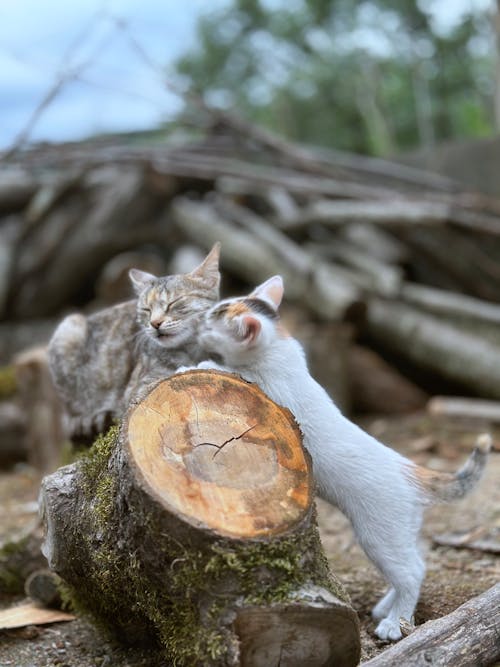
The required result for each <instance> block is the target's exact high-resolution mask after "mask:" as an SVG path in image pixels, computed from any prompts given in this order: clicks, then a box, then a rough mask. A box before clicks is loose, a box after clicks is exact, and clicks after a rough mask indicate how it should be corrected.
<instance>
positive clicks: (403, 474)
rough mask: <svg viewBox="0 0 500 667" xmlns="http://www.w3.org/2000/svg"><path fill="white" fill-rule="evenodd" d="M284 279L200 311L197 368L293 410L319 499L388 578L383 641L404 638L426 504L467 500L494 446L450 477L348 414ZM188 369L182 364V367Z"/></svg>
mask: <svg viewBox="0 0 500 667" xmlns="http://www.w3.org/2000/svg"><path fill="white" fill-rule="evenodd" d="M282 297H283V282H282V280H281V278H280V276H275V277H273V278H270V279H269V280H268V281H266V282H265V283H263V284H262V285H260V286H259V287H257V288H256V289H255V290H254V291H253V292H252V293H251V294H250V295H249V296H248V297H243V298H233V299H226V300H224V301H221V302H220V303H218V304H217V305H215V306H213V307H212V308H211V309H210V310H209V311H208V313H207V314H206V316H205V323H204V326H203V327H202V330H201V335H200V344H201V346H202V347H203V348H204V349H205V350H206V351H207V356H211V357H214V358H216V359H218V360H222V363H221V364H219V363H214V362H212V361H204V362H202V363H201V364H199V365H198V366H197V368H217V369H220V370H225V371H230V372H235V373H238V374H239V375H241V376H242V377H243V378H245V379H246V380H249V381H251V382H255V383H257V384H258V385H259V386H260V387H261V388H262V389H263V391H264V392H265V393H266V394H267V395H268V396H269V397H270V398H272V399H273V400H274V401H275V402H276V403H278V404H280V405H283V406H285V407H287V408H289V409H290V410H291V411H292V413H293V414H294V416H295V418H296V419H297V422H298V423H299V425H300V428H301V430H302V432H303V436H304V445H305V446H306V447H307V449H308V450H309V452H310V454H311V456H312V460H313V470H314V475H315V479H316V483H317V490H318V494H319V495H320V497H322V498H324V499H325V500H327V501H329V502H330V503H332V504H334V505H336V506H337V507H338V508H339V509H340V510H341V511H342V512H343V513H344V514H345V515H346V516H347V517H348V518H349V519H350V521H351V522H352V525H353V528H354V531H355V533H356V536H357V538H358V540H359V542H360V544H361V546H362V547H363V549H364V550H365V552H366V554H367V555H368V557H369V558H370V559H371V560H372V561H373V563H375V565H376V566H377V567H378V568H379V570H380V571H381V573H382V574H383V576H384V577H385V579H386V580H387V581H388V583H389V584H390V588H389V590H388V592H387V593H386V595H385V596H384V597H383V598H382V599H381V600H380V602H379V603H378V604H377V605H376V606H375V608H374V609H373V616H374V617H375V618H376V619H377V620H379V621H380V622H379V624H378V625H377V628H376V630H375V632H376V634H377V635H378V637H380V638H381V639H390V640H396V639H399V638H400V637H401V631H400V618H404V619H407V620H411V619H412V616H413V612H414V609H415V605H416V603H417V599H418V595H419V591H420V585H421V582H422V579H423V576H424V572H425V565H424V561H423V559H422V557H421V555H420V553H419V549H418V545H417V541H418V535H419V531H420V527H421V523H422V515H423V510H424V507H425V506H426V505H428V504H430V503H432V502H433V501H436V500H453V499H457V498H461V497H462V496H464V495H465V494H466V493H467V492H468V491H469V490H470V489H471V488H472V487H473V486H474V484H475V483H476V482H477V480H478V479H479V477H480V476H481V473H482V471H483V468H484V466H485V463H486V460H487V457H488V452H489V450H490V448H491V438H490V436H489V435H487V434H483V435H481V436H480V437H479V438H478V440H477V443H476V448H475V449H474V451H473V452H472V454H471V456H470V457H469V459H468V460H467V461H466V463H465V465H464V466H463V467H462V468H461V470H459V471H458V472H457V473H456V474H449V473H439V472H434V471H431V470H428V469H425V468H422V467H420V466H417V465H416V464H414V463H412V462H411V461H410V460H408V459H406V458H404V457H403V456H401V455H400V454H398V453H397V452H395V451H394V450H393V449H390V448H389V447H386V446H385V445H383V444H381V443H380V442H378V440H376V439H375V438H373V437H372V436H370V435H368V433H365V432H364V431H363V430H362V429H360V428H359V427H358V426H356V425H355V424H353V423H352V422H351V421H349V419H347V418H346V417H344V416H343V415H342V413H341V412H340V410H339V409H338V408H337V406H336V405H335V404H334V403H333V401H332V400H331V399H330V397H329V396H328V395H327V393H326V392H325V391H324V389H323V388H322V387H321V386H320V385H319V384H318V383H317V382H316V381H315V380H314V379H313V378H312V377H311V376H310V375H309V372H308V369H307V363H306V359H305V355H304V351H303V349H302V347H301V346H300V344H299V343H298V341H296V340H295V339H293V338H291V337H290V335H289V334H288V333H287V331H286V330H285V329H284V328H283V326H282V325H281V323H280V321H279V316H278V312H277V311H278V307H279V305H280V303H281V299H282ZM182 370H186V368H180V369H179V371H182Z"/></svg>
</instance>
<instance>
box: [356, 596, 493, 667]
mask: <svg viewBox="0 0 500 667" xmlns="http://www.w3.org/2000/svg"><path fill="white" fill-rule="evenodd" d="M499 636H500V584H496V585H495V586H493V587H492V588H490V589H488V590H487V591H486V592H485V593H482V594H481V595H478V596H477V597H475V598H472V600H469V601H468V602H466V603H465V604H463V605H461V606H460V607H459V608H458V609H455V611H453V612H451V614H448V615H447V616H443V617H442V618H438V619H436V620H435V621H427V623H424V624H423V625H421V626H419V627H418V628H417V629H416V630H415V631H414V632H412V634H411V635H410V636H409V637H407V638H406V639H403V640H402V641H400V642H398V643H397V644H396V645H395V646H393V647H392V648H390V649H387V650H386V651H384V652H383V653H381V654H380V655H378V656H376V657H375V658H373V659H372V660H368V661H367V662H364V663H363V667H394V665H404V667H420V666H421V665H439V666H440V667H487V666H489V665H494V664H496V660H498V659H499V658H500V643H499V641H498V638H499Z"/></svg>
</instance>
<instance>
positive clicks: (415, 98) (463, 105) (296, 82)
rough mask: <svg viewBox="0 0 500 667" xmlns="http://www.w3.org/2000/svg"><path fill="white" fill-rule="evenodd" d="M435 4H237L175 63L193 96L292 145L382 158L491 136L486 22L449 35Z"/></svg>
mask: <svg viewBox="0 0 500 667" xmlns="http://www.w3.org/2000/svg"><path fill="white" fill-rule="evenodd" d="M430 4H432V3H429V2H414V0H369V1H364V2H355V1H354V0H295V2H291V3H285V2H284V1H282V2H279V3H278V2H275V3H269V2H265V1H264V0H233V2H232V4H231V5H230V6H229V7H226V8H224V9H222V10H219V11H217V12H212V13H210V14H207V15H206V16H204V17H202V18H201V19H200V21H199V25H198V45H197V48H196V49H194V50H192V51H190V52H188V53H187V54H185V55H184V57H182V58H181V59H180V60H179V61H178V62H177V71H178V73H179V74H180V75H181V77H183V78H184V80H185V81H186V82H187V83H188V85H189V87H190V88H191V89H192V90H195V91H197V92H198V93H200V94H202V95H204V97H205V99H206V100H207V101H208V102H209V103H211V104H214V105H215V106H221V107H224V108H229V109H238V110H240V111H242V112H243V113H245V114H246V115H247V116H249V117H250V118H252V119H253V120H254V121H256V122H259V123H262V124H264V125H267V126H269V127H271V128H272V129H274V130H276V131H278V132H280V133H282V134H285V135H288V136H289V137H290V138H293V139H296V140H301V141H307V142H311V143H316V144H320V145H324V146H332V147H336V148H340V149H348V150H354V151H359V152H368V153H373V154H382V155H383V154H388V153H392V152H395V151H396V150H397V149H404V148H409V147H412V146H415V145H417V144H427V145H430V144H432V143H434V142H435V141H438V140H443V139H449V138H454V137H467V136H470V137H472V136H482V135H484V134H487V133H491V132H492V123H493V120H492V116H493V112H492V109H493V83H492V81H493V67H494V63H493V55H492V54H493V52H494V46H493V35H492V27H491V21H490V20H489V17H488V16H486V15H485V14H484V13H483V14H481V13H475V14H474V13H468V14H465V15H464V16H463V17H462V20H461V21H460V22H459V23H458V24H457V25H454V26H451V27H450V28H449V29H448V30H447V31H446V32H443V31H442V30H440V29H438V28H437V27H436V26H435V25H434V23H435V22H434V21H433V19H432V15H431V12H430V9H429V6H430Z"/></svg>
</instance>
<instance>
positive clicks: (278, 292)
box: [250, 276, 285, 310]
mask: <svg viewBox="0 0 500 667" xmlns="http://www.w3.org/2000/svg"><path fill="white" fill-rule="evenodd" d="M284 291H285V288H284V287H283V279H282V277H281V276H273V277H272V278H269V280H266V282H265V283H262V285H259V286H258V287H256V288H255V289H254V291H253V292H252V293H251V294H250V296H251V297H254V298H256V299H261V300H262V301H265V302H266V303H268V304H269V305H270V306H271V307H272V308H274V310H278V308H279V306H280V303H281V301H282V299H283V293H284Z"/></svg>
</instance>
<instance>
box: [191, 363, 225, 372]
mask: <svg viewBox="0 0 500 667" xmlns="http://www.w3.org/2000/svg"><path fill="white" fill-rule="evenodd" d="M196 368H204V369H206V370H217V369H219V370H220V369H222V366H219V364H216V363H215V361H200V363H199V364H198V366H196Z"/></svg>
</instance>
